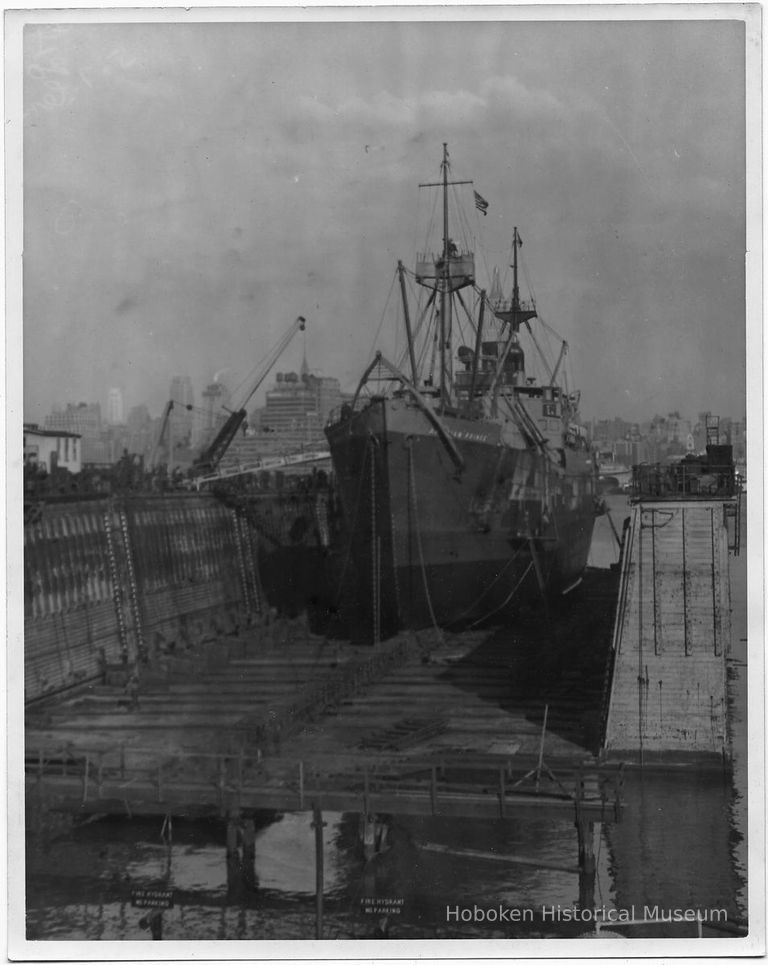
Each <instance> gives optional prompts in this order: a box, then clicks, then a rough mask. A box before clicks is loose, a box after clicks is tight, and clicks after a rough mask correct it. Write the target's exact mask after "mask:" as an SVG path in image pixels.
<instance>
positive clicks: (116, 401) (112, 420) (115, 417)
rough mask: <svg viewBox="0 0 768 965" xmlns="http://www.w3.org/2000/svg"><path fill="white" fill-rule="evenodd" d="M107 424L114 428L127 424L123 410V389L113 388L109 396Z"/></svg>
mask: <svg viewBox="0 0 768 965" xmlns="http://www.w3.org/2000/svg"><path fill="white" fill-rule="evenodd" d="M107 422H108V423H109V424H110V425H112V426H121V425H123V424H124V422H125V412H124V408H123V393H122V390H121V389H118V388H112V389H110V390H109V395H108V396H107Z"/></svg>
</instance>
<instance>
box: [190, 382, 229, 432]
mask: <svg viewBox="0 0 768 965" xmlns="http://www.w3.org/2000/svg"><path fill="white" fill-rule="evenodd" d="M229 400H230V395H229V390H228V389H227V387H226V386H225V385H223V384H222V383H221V382H211V383H210V385H207V386H206V387H205V389H204V390H203V411H202V413H201V422H200V424H199V429H198V431H197V432H196V433H195V436H196V438H195V442H194V444H195V445H196V446H206V445H208V443H210V442H212V441H213V437H214V436H215V435H216V433H217V432H218V430H219V429H220V428H221V426H222V425H223V424H224V423H225V422H226V420H227V418H228V413H227V412H226V406H228V405H229Z"/></svg>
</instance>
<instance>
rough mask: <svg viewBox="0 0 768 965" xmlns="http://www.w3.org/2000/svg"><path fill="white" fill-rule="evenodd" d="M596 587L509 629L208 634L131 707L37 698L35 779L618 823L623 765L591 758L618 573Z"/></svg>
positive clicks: (104, 807)
mask: <svg viewBox="0 0 768 965" xmlns="http://www.w3.org/2000/svg"><path fill="white" fill-rule="evenodd" d="M587 582H588V584H589V585H588V586H587V587H586V591H585V596H584V597H583V598H582V600H581V602H575V603H569V605H568V608H567V609H566V610H565V611H563V612H559V613H557V614H553V615H552V617H551V619H549V618H548V617H547V614H546V613H545V612H544V611H543V610H539V611H534V612H531V613H528V614H523V615H521V619H520V622H519V624H518V625H517V626H516V627H515V629H514V630H513V631H510V630H493V631H489V630H483V631H472V632H465V633H461V634H456V635H451V634H438V633H437V632H435V631H430V632H426V631H425V632H422V633H419V634H413V633H410V634H403V635H401V636H400V637H397V638H394V639H393V640H389V641H386V642H385V643H383V644H381V645H380V646H378V647H375V648H372V647H355V646H353V645H351V644H349V643H338V642H336V641H328V640H325V639H322V638H319V637H313V636H311V635H310V634H308V633H307V632H306V629H304V628H302V627H301V626H300V625H298V624H297V625H295V626H294V627H293V629H292V632H291V633H290V634H288V637H290V639H285V637H284V638H283V640H282V641H281V643H280V645H279V646H275V645H274V644H272V645H271V646H269V647H267V648H265V644H264V639H263V636H262V635H261V634H260V632H259V631H255V630H254V631H250V632H249V633H247V634H244V635H242V636H241V637H240V638H237V639H234V638H225V639H222V640H221V641H217V642H216V643H215V644H212V645H210V646H209V648H208V652H207V654H201V655H198V657H197V664H196V665H195V662H194V660H193V661H192V662H191V663H189V664H188V665H183V664H181V663H180V664H179V665H178V666H170V667H169V668H168V672H167V673H166V674H165V675H163V674H160V673H157V672H153V673H152V674H151V675H150V677H149V678H145V679H144V680H143V681H142V682H141V684H140V687H139V692H138V694H137V697H136V699H135V700H133V699H132V696H131V695H130V694H127V693H125V692H124V690H123V688H117V687H107V686H104V685H93V686H91V687H89V688H86V689H83V690H82V691H81V692H79V693H77V694H71V695H69V696H67V697H66V698H62V699H59V700H58V701H51V702H46V703H42V704H40V703H38V704H35V705H33V706H32V707H30V708H29V709H28V715H27V728H26V750H27V785H28V788H30V789H32V788H35V787H38V788H43V787H44V788H46V789H47V790H48V791H50V792H51V793H54V794H55V796H56V799H57V801H58V803H59V804H60V805H61V806H65V807H68V808H72V809H77V810H80V811H104V812H110V811H120V812H122V813H125V810H128V811H129V812H130V813H140V812H141V813H170V812H173V813H189V814H192V813H206V812H207V813H211V812H214V813H228V812H231V811H237V810H239V809H241V810H242V809H260V808H266V809H278V810H299V809H301V810H303V809H306V808H309V807H311V806H312V804H317V805H318V806H321V807H323V808H332V809H335V810H356V811H363V812H366V813H372V812H374V811H377V812H388V813H411V814H429V813H436V814H453V815H467V816H470V815H472V816H480V817H483V816H484V817H499V816H504V815H505V814H507V813H511V812H512V811H514V812H515V813H522V812H523V811H525V810H528V811H531V812H532V813H538V814H540V813H541V811H542V808H548V809H550V810H551V811H552V812H553V813H563V814H564V815H567V816H568V817H569V818H570V817H572V815H573V807H574V798H575V797H579V798H580V806H581V807H582V808H586V809H587V810H589V812H590V813H591V814H592V815H593V816H599V817H603V818H604V819H609V814H610V813H612V808H613V804H614V802H615V791H616V786H617V780H618V779H617V771H616V770H615V769H608V770H605V771H602V770H600V769H599V768H598V767H597V761H596V758H595V752H596V750H597V738H598V737H599V725H600V715H601V711H602V701H603V695H604V691H605V679H604V676H605V666H606V655H607V646H608V643H609V640H610V628H611V621H612V618H613V612H612V601H611V587H612V586H613V585H614V584H615V577H614V574H598V575H593V576H592V578H591V580H589V581H587ZM181 666H183V667H184V669H183V671H182V670H180V669H179V667H181ZM545 712H546V715H547V726H546V732H544V730H543V722H544V715H545ZM542 734H544V742H543V748H542ZM542 752H543V758H541V760H542V761H543V764H544V768H543V769H542V770H540V771H539V773H538V778H539V781H538V787H537V786H536V784H537V782H536V777H537V775H536V774H535V773H534V774H531V773H530V772H531V771H536V769H537V767H538V764H539V762H540V754H542ZM526 775H527V776H526Z"/></svg>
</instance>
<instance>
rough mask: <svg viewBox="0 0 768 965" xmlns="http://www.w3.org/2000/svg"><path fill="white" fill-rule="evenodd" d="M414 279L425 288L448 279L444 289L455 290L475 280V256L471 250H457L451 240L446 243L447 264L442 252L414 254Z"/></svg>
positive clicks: (471, 283)
mask: <svg viewBox="0 0 768 965" xmlns="http://www.w3.org/2000/svg"><path fill="white" fill-rule="evenodd" d="M415 274H416V281H417V282H418V283H419V284H420V285H424V287H425V288H438V283H439V282H441V281H444V280H446V279H447V280H448V282H449V284H448V286H447V288H446V291H457V290H458V289H459V288H466V286H467V285H473V284H474V282H475V256H474V254H473V253H472V252H471V251H459V250H458V248H457V247H456V245H455V244H454V243H453V242H452V241H451V242H449V244H448V264H447V271H446V261H445V258H444V256H443V254H442V252H441V253H440V254H439V255H434V254H429V253H428V252H424V253H420V254H418V255H417V256H416V271H415Z"/></svg>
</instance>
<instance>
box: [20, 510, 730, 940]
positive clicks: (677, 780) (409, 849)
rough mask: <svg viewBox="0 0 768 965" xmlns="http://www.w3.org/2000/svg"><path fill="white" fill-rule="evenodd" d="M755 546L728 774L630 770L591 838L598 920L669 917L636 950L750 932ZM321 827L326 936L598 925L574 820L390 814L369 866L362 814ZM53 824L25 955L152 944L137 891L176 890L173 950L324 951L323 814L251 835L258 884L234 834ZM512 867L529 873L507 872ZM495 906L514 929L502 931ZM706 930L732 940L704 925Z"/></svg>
mask: <svg viewBox="0 0 768 965" xmlns="http://www.w3.org/2000/svg"><path fill="white" fill-rule="evenodd" d="M609 507H610V510H611V513H612V519H613V521H614V523H615V526H616V529H617V530H618V531H619V532H621V525H622V521H623V518H624V516H626V515H627V504H626V498H625V497H624V496H623V495H619V494H616V495H613V496H611V497H609ZM745 542H746V541H745V540H742V551H741V555H740V556H737V557H732V558H731V579H732V608H733V615H732V631H733V640H732V648H731V654H730V662H729V674H728V675H729V688H730V699H731V723H732V728H731V731H732V742H733V768H732V770H731V771H725V770H723V771H720V770H714V771H713V770H711V769H709V770H696V769H687V768H686V769H680V770H679V773H674V774H670V772H669V770H665V771H663V772H662V771H654V770H652V769H646V770H643V771H639V770H634V771H629V772H628V773H627V776H626V779H625V793H624V801H625V805H626V806H625V810H624V817H623V820H622V821H620V822H619V823H617V824H608V823H606V824H601V823H599V822H598V823H596V824H595V842H594V853H595V856H596V862H597V871H596V880H595V895H594V901H595V908H596V909H597V910H598V911H597V914H600V913H602V914H604V915H606V916H607V917H610V915H611V913H612V912H616V913H618V912H619V911H624V912H630V910H631V911H632V912H633V913H634V915H635V916H637V917H642V916H643V915H644V913H645V912H646V911H647V910H650V911H651V913H652V914H653V913H654V910H655V913H656V915H657V916H660V919H659V920H658V921H657V922H656V923H654V924H653V925H652V926H644V927H645V928H646V930H645V931H643V932H642V933H636V937H692V936H694V935H695V934H696V926H695V925H694V926H692V925H691V924H690V923H689V922H685V923H683V924H679V923H676V922H671V923H668V922H666V920H665V919H666V916H667V915H668V914H671V912H672V911H674V910H678V909H679V910H689V909H693V910H698V911H700V912H703V913H707V912H708V911H712V910H720V913H719V914H718V917H719V919H720V921H722V920H723V919H724V918H725V919H727V921H729V922H734V921H742V922H743V921H746V920H747V918H748V908H747V888H746V868H747V809H746V795H747V762H746V688H747V677H746V674H747V670H746V551H745ZM617 558H618V552H617V550H616V545H615V539H614V536H613V533H612V531H611V527H610V526H609V524H608V520H607V518H606V517H602V518H601V519H599V520H598V524H597V527H596V532H595V539H594V544H593V551H592V558H591V560H590V564H591V565H592V566H601V567H603V566H609V565H611V564H612V563H614V562H616V560H617ZM585 643H586V641H585ZM323 818H324V820H325V822H326V827H325V829H324V921H323V936H324V937H325V938H340V939H345V938H373V939H376V938H383V937H388V938H393V939H397V938H409V939H412V938H423V939H441V938H442V939H445V938H470V937H475V938H502V937H503V938H512V939H514V938H516V937H517V938H532V937H545V938H548V937H552V938H567V937H576V936H579V935H583V934H585V933H590V932H594V925H593V924H591V923H590V922H589V920H588V918H586V917H584V918H582V919H581V920H574V919H573V917H572V916H571V915H569V914H568V911H569V910H572V909H573V908H574V906H575V905H576V904H577V901H578V896H579V880H578V875H577V874H576V873H575V870H574V869H575V865H576V853H577V843H576V829H575V828H574V824H573V820H572V817H571V816H570V815H569V816H567V817H563V818H548V817H547V818H544V817H542V818H540V819H531V818H525V819H522V818H507V819H506V820H504V821H501V820H499V821H487V820H486V821H483V820H476V821H469V820H464V819H462V820H459V819H448V818H434V817H430V818H400V817H395V818H392V819H391V821H390V823H389V824H388V826H387V831H388V836H387V846H386V847H385V848H384V849H383V850H382V851H381V853H380V854H378V855H377V856H375V857H374V858H372V859H370V860H366V859H365V857H364V855H363V849H362V844H361V833H360V819H359V817H358V816H357V815H353V814H334V813H324V815H323ZM55 821H56V819H55V816H54V815H50V816H49V819H48V820H47V821H46V820H43V821H42V822H40V823H38V824H37V825H36V826H33V825H32V822H30V826H29V827H28V829H27V837H26V908H27V921H26V925H27V937H28V938H29V939H30V940H40V941H46V940H52V939H58V940H90V941H100V940H147V941H150V940H152V937H153V936H152V933H151V930H150V929H149V927H148V926H147V914H148V912H147V909H146V908H141V907H135V906H134V904H135V903H134V902H133V901H132V898H133V896H134V894H135V892H136V890H137V889H141V888H144V889H167V890H170V891H171V892H172V895H173V906H172V907H170V908H166V909H164V910H163V913H162V938H163V940H190V939H194V940H242V939H248V940H258V939H283V940H285V939H311V938H314V937H315V927H316V923H315V914H316V905H315V833H314V831H313V828H312V814H311V812H302V813H293V814H264V815H263V816H261V817H260V818H259V819H258V820H257V824H256V836H255V860H254V862H253V865H252V868H251V871H250V874H249V873H245V874H244V873H243V871H244V870H245V871H246V872H247V871H248V869H243V867H242V865H241V864H238V861H239V860H240V859H233V858H232V857H230V858H229V859H228V858H227V851H226V824H225V822H224V821H215V820H210V821H192V820H183V819H180V818H174V820H173V824H172V825H171V826H169V825H168V824H167V823H166V822H160V821H158V820H156V819H152V820H149V819H141V818H135V817H133V818H132V817H130V816H128V815H127V814H126V816H125V817H110V818H102V819H94V820H90V821H89V822H88V823H84V824H80V825H79V826H75V827H73V826H72V825H71V824H69V823H66V822H64V821H62V822H61V826H60V827H58V828H57V827H56V826H55ZM460 852H465V853H460ZM466 852H472V854H467V853H466ZM494 856H495V857H494ZM503 856H514V857H515V858H516V859H518V860H517V862H516V863H510V862H508V861H503V860H497V859H498V858H499V857H503ZM466 909H479V910H480V911H481V912H483V913H484V915H483V917H482V918H481V916H480V915H479V914H478V913H477V912H473V913H472V920H467V916H466V915H464V914H463V911H464V910H466ZM500 909H506V910H507V913H508V917H502V919H501V920H500V919H499V910H500ZM489 910H495V914H493V915H491V914H488V911H489ZM514 910H517V911H518V916H517V917H518V920H514V917H515V916H514V915H513V914H512V913H513V912H514ZM528 912H530V915H528ZM510 919H512V920H510ZM703 933H704V935H705V936H706V937H717V936H718V935H725V934H727V932H723V931H716V930H709V929H708V928H707V926H706V925H705V926H704V931H703ZM155 937H157V936H155ZM627 937H633V936H632V935H631V934H630V933H629V932H628V934H627Z"/></svg>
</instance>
